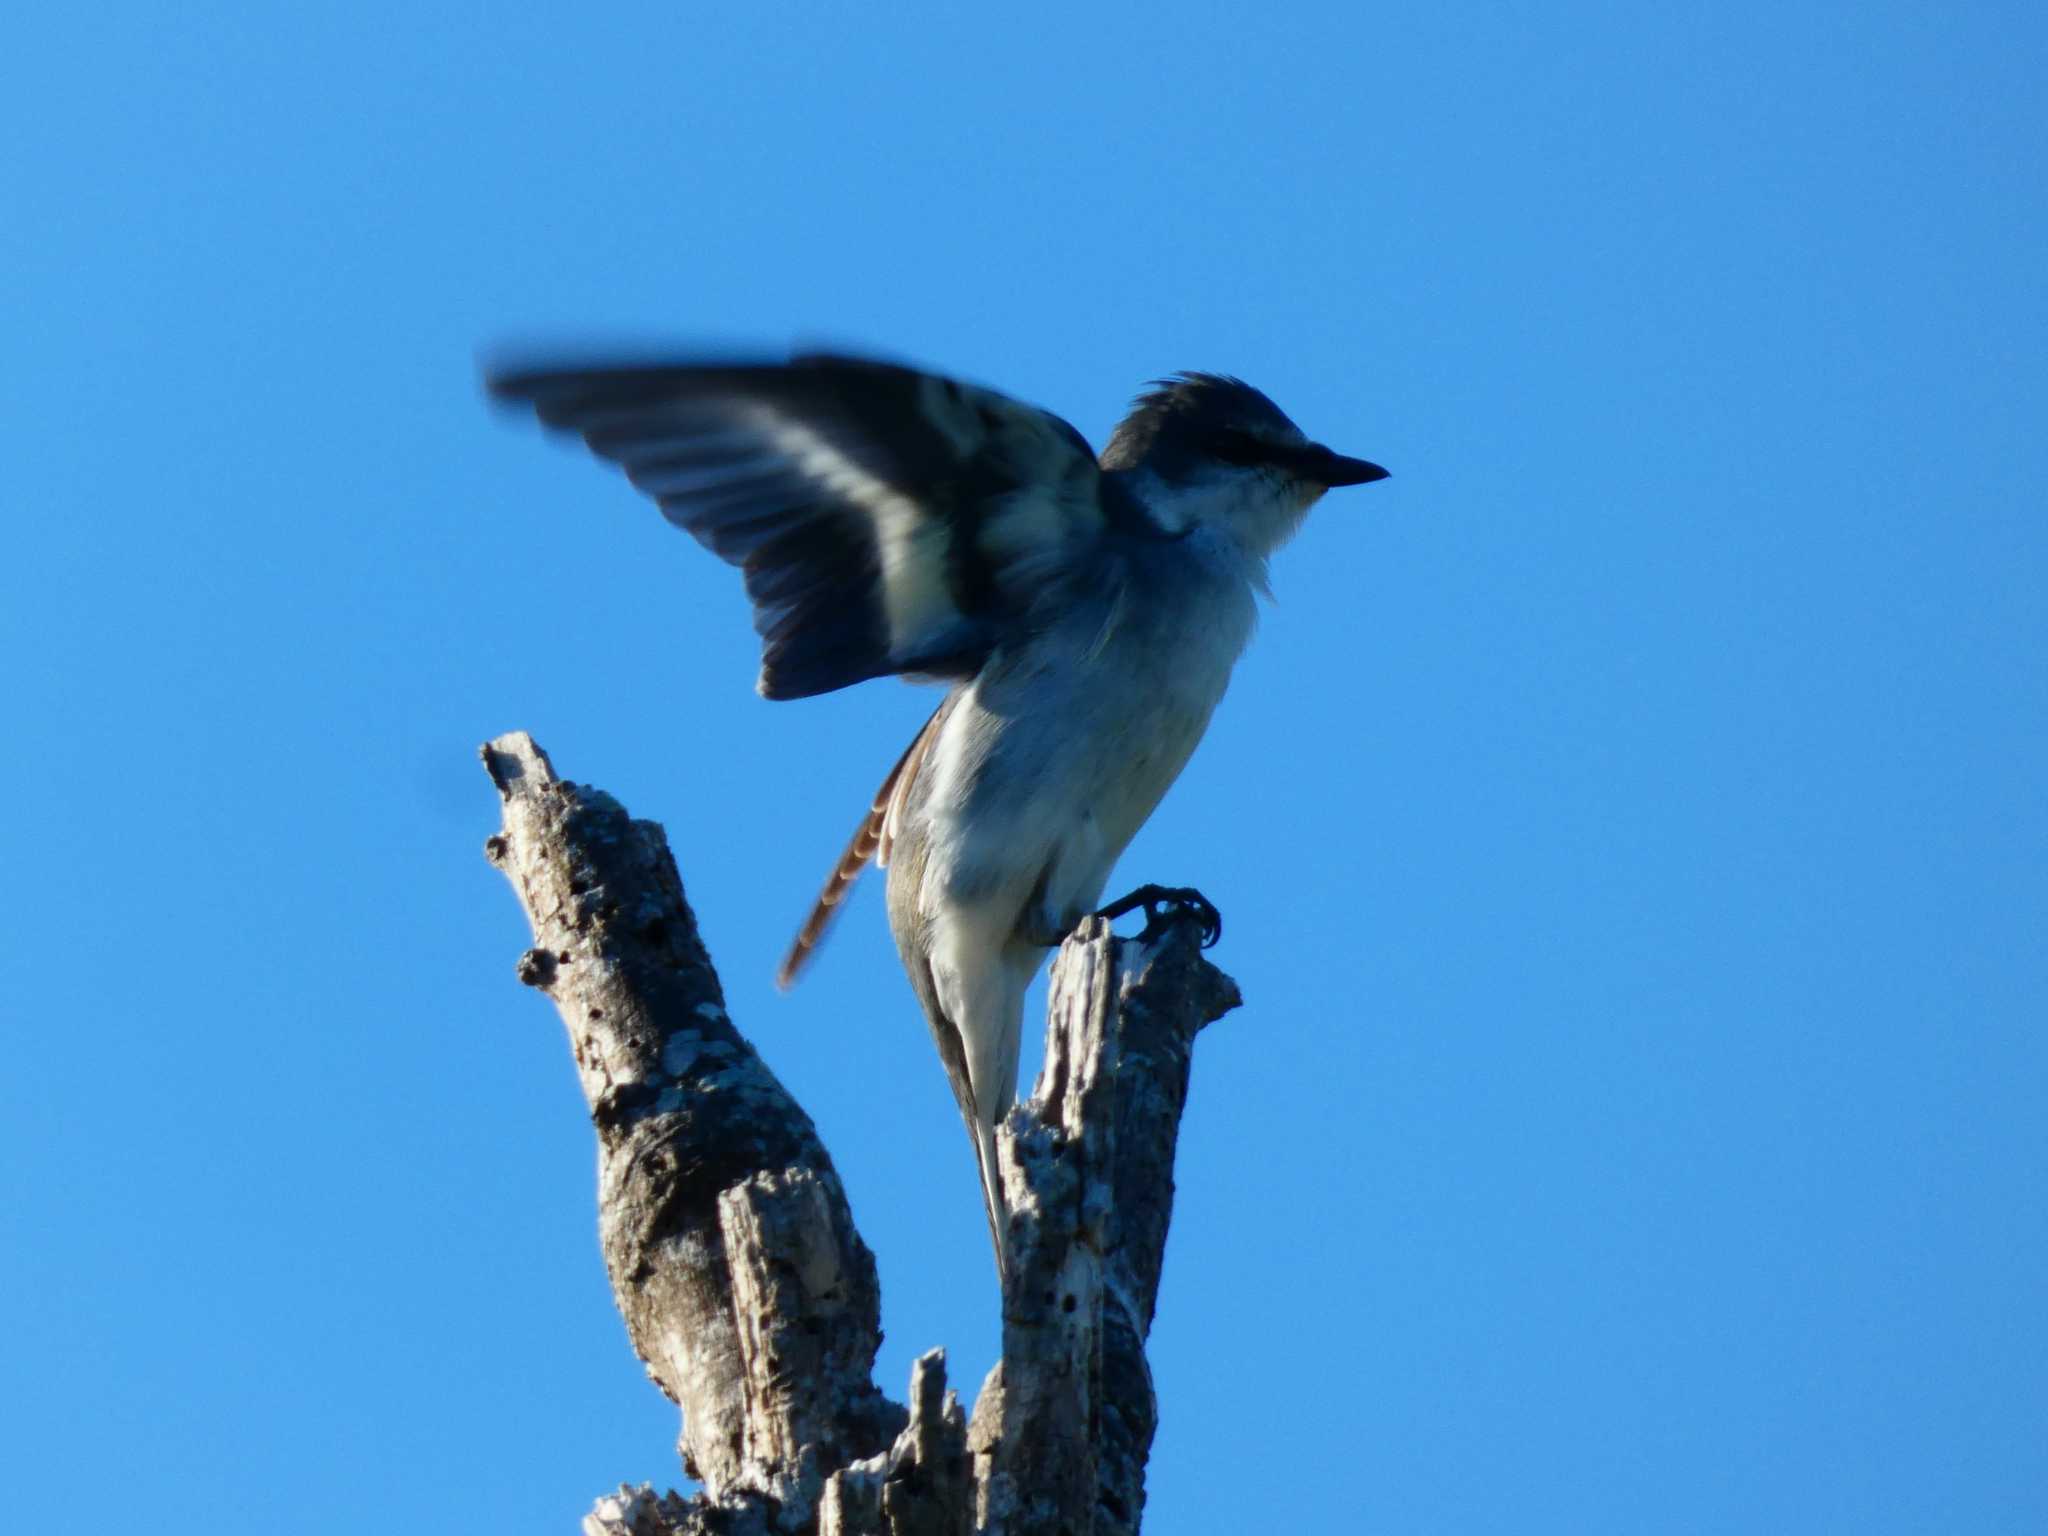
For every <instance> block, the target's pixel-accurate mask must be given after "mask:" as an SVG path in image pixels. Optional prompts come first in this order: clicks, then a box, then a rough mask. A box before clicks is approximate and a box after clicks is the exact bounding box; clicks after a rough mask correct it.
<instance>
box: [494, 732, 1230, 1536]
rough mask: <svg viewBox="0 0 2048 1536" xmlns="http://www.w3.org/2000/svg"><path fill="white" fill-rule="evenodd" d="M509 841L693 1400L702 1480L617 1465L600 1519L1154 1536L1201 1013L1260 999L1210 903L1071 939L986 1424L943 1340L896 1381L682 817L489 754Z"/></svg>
mask: <svg viewBox="0 0 2048 1536" xmlns="http://www.w3.org/2000/svg"><path fill="white" fill-rule="evenodd" d="M483 756H484V762H485V766H486V767H487V768H488V769H489V771H490V774H491V778H492V781H493V782H494V783H495V784H496V785H497V786H498V790H499V793H500V795H501V796H502V798H503V801H504V817H505V821H504V829H503V831H501V832H500V833H499V834H498V835H497V836H495V837H493V838H491V839H490V841H489V843H488V844H487V845H486V851H487V853H488V854H489V856H490V858H491V860H492V862H494V863H495V864H497V865H498V867H499V868H501V869H502V870H504V872H505V873H506V875H507V876H508V878H510V880H511V881H512V884H513V888H514V890H515V891H516V892H517V893H518V894H519V897H520V900H521V902H522V903H523V904H524V905H525V907H526V910H527V914H528V916H529V918H530V919H531V921H532V924H533V931H534V947H533V948H531V949H529V950H528V951H527V952H526V954H525V955H523V956H522V957H521V959H520V962H519V975H520V979H521V980H523V981H525V982H527V983H528V984H529V985H532V986H535V987H538V988H540V989H541V990H542V991H544V992H546V993H547V995H548V996H549V997H550V998H552V999H553V1000H554V1002H555V1004H556V1006H557V1008H558V1009H559V1010H560V1012H561V1015H562V1019H563V1021H564V1023H565V1024H566V1025H567V1026H568V1030H569V1036H570V1046H571V1050H572V1053H573V1054H574V1056H575V1060H576V1065H577V1070H578V1073H579V1075H580V1076H581V1079H582V1083H583V1089H584V1094H585V1097H586V1098H587V1099H588V1101H589V1104H590V1110H591V1119H592V1122H593V1124H594V1125H595V1127H596V1130H597V1134H598V1149H599V1176H598V1202H599V1232H600V1236H601V1239H602V1245H603V1249H604V1256H605V1263H606V1267H607V1269H608V1270H609V1271H610V1274H611V1280H612V1288H613V1292H614V1294H615V1295H616V1297H617V1299H618V1304H619V1310H620V1312H621V1313H622V1314H623V1315H624V1317H625V1319H626V1326H627V1331H628V1333H629V1335H630V1337H631V1338H632V1341H633V1345H634V1348H635V1349H636V1350H637V1351H638V1352H639V1354H640V1357H641V1359H642V1360H644V1361H645V1362H646V1363H647V1367H648V1373H649V1374H650V1375H651V1376H652V1377H653V1378H654V1380H655V1381H656V1383H657V1384H658V1385H659V1386H661V1388H662V1390H663V1391H665V1392H667V1393H668V1395H669V1396H670V1397H671V1398H672V1399H674V1400H675V1401H676V1402H677V1403H678V1404H679V1405H680V1406H681V1408H682V1410H683V1433H682V1438H681V1445H680V1448H681V1451H682V1455H683V1462H684V1467H685V1469H686V1470H687V1471H688V1472H689V1473H690V1475H692V1476H693V1477H696V1478H697V1479H699V1480H700V1481H701V1482H702V1483H703V1485H704V1493H703V1494H702V1495H701V1496H699V1497H696V1498H687V1499H686V1498H682V1497H680V1496H678V1495H675V1494H672V1493H671V1494H667V1495H662V1496H656V1495H655V1493H654V1492H653V1490H652V1489H650V1488H644V1487H643V1488H640V1489H627V1488H622V1489H620V1491H619V1492H618V1493H617V1494H615V1495H608V1496H606V1497H605V1498H603V1499H600V1500H599V1501H598V1503H597V1506H596V1507H595V1508H594V1509H593V1510H592V1512H591V1514H590V1515H589V1516H588V1517H587V1518H586V1520H585V1521H584V1529H585V1531H586V1532H587V1533H589V1536H661V1533H668V1532H705V1533H709V1532H719V1533H722V1536H747V1533H753V1532H760V1533H762V1536H767V1533H769V1532H780V1533H791V1536H807V1533H810V1532H818V1533H820V1536H965V1533H967V1532H969V1531H984V1532H991V1533H1001V1536H1028V1533H1038V1532H1045V1533H1055V1532H1057V1533H1062V1536H1080V1533H1083V1532H1099V1533H1121V1532H1135V1531H1136V1530H1137V1528H1138V1523H1139V1517H1140V1515H1141V1513H1142V1510H1143V1507H1144V1469H1145V1460H1146V1457H1147V1455H1148V1453H1149V1451H1150V1447H1151V1441H1152V1432H1153V1427H1154V1425H1155V1423H1156V1417H1157V1416H1156V1411H1155V1404H1154V1401H1153V1396H1152V1380H1151V1373H1150V1371H1149V1369H1148V1367H1147V1365H1146V1362H1145V1356H1144V1341H1145V1337H1146V1335H1147V1334H1148V1333H1149V1332H1150V1329H1151V1325H1152V1315H1153V1308H1154V1305H1155V1302H1156V1298H1157V1294H1158V1287H1159V1276H1160V1265H1161V1261H1162V1258H1163V1254H1164V1248H1165V1241H1166V1229H1167V1222H1168V1219H1169V1216H1170V1214H1171V1209H1172V1198H1173V1179H1172V1172H1173V1157H1174V1149H1175V1144H1176V1140H1177V1137H1178V1133H1179V1125H1180V1116H1181V1111H1182V1109H1183V1107H1184V1106H1185V1103H1186V1098H1187V1089H1188V1075H1189V1063H1190V1059H1191V1054H1192V1048H1193V1044H1194V1037H1195V1035H1196V1033H1197V1032H1198V1031H1199V1030H1200V1029H1201V1028H1202V1027H1203V1026H1204V1025H1206V1024H1208V1023H1209V1022H1211V1021H1212V1020H1214V1019H1216V1018H1219V1017H1221V1016H1222V1014H1223V1013H1224V1012H1226V1011H1227V1010H1228V1009H1230V1008H1232V1007H1235V1006H1236V1005H1237V1002H1238V995H1237V988H1236V985H1235V984H1234V983H1233V982H1231V981H1230V979H1229V978H1228V977H1226V976H1224V975H1223V974H1222V973H1221V972H1220V971H1217V970H1216V969H1215V968H1214V967H1212V966H1210V965H1209V964H1208V963H1207V961H1205V960H1204V959H1203V958H1202V956H1201V953H1200V949H1199V946H1198V940H1197V936H1196V933H1195V930H1194V928H1193V926H1192V925H1189V924H1179V925H1174V926H1172V927H1169V928H1168V929H1167V930H1166V931H1165V932H1164V933H1163V935H1161V936H1160V937H1159V938H1158V940H1157V942H1153V943H1144V942H1140V941H1137V940H1122V939H1117V938H1116V937H1114V936H1113V935H1112V934H1111V933H1110V931H1109V926H1108V924H1106V923H1103V922H1100V921H1099V920H1090V921H1089V922H1086V923H1083V924H1082V925H1081V927H1080V928H1079V929H1078V930H1077V931H1076V932H1075V933H1074V935H1073V936H1072V937H1070V938H1069V939H1068V940H1067V942H1066V944H1065V945H1064V946H1062V948H1061V951H1060V954H1059V957H1058V959H1057V960H1056V961H1055V963H1054V967H1053V977H1052V1003H1051V1009H1050V1020H1049V1024H1048V1034H1047V1041H1046V1056H1045V1068H1044V1070H1043V1071H1042V1072H1041V1073H1040V1075H1039V1079H1038V1083H1037V1085H1036V1087H1035V1089H1034V1092H1033V1094H1032V1096H1031V1098H1030V1099H1029V1100H1028V1101H1027V1102H1026V1103H1024V1104H1022V1105H1019V1106H1018V1107H1017V1108H1016V1109H1014V1110H1013V1111H1012V1112H1011V1114H1010V1116H1009V1118H1008V1120H1007V1121H1006V1122H1005V1124H1004V1125H1003V1126H1002V1127H1001V1129H1000V1130H999V1132H998V1137H997V1160H998V1166H999V1169H1000V1173H1001V1177H1002V1179H1003V1182H1004V1189H1005V1193H1006V1195H1007V1197H1008V1200H1009V1203H1010V1207H1011V1210H1012V1212H1013V1221H1012V1226H1011V1231H1010V1251H1011V1254H1012V1265H1011V1270H1010V1274H1009V1276H1008V1280H1007V1284H1006V1286H1005V1288H1004V1293H1003V1297H1002V1307H1003V1358H1002V1360H1001V1362H1000V1363H999V1364H998V1365H997V1366H996V1368H995V1369H994V1370H993V1371H992V1372H991V1373H990V1376H989V1379H988V1381H987V1383H986V1384H985V1385H984V1388H983V1391H982V1393H981V1396H980V1399H979V1401H978V1402H977V1404H976V1407H975V1410H974V1414H973V1418H972V1421H971V1422H970V1421H969V1420H968V1418H967V1416H966V1414H965V1413H964V1412H963V1411H962V1408H961V1405H960V1402H959V1399H958V1398H957V1397H956V1396H955V1395H954V1394H953V1393H951V1392H949V1391H948V1390H947V1389H946V1372H945V1360H944V1355H943V1352H941V1351H937V1350H934V1351H932V1352H930V1353H928V1354H926V1355H925V1356H923V1357H922V1358H920V1359H919V1360H918V1361H917V1363H916V1365H915V1366H914V1368H913V1370H912V1373H911V1383H910V1406H909V1408H908V1409H907V1410H906V1409H904V1408H902V1407H899V1406H897V1405H896V1404H894V1403H892V1402H890V1401H889V1400H888V1399H887V1398H886V1397H885V1396H884V1395H883V1394H882V1393H881V1392H880V1391H879V1390H878V1389H877V1388H876V1387H875V1386H874V1384H873V1380H872V1371H873V1366H874V1357H875V1351H876V1348H877V1346H878V1344H879V1342H880V1292H879V1287H878V1284H877V1281H876V1277H875V1265H874V1258H873V1255H872V1254H870V1253H869V1251H868V1249H867V1247H866V1245H865V1244H864V1243H863V1242H862V1241H861V1239H860V1236H859V1234H858V1233H857V1232H856V1231H855V1229H854V1226H853V1221H852V1216H851V1213H850V1212H849V1210H848V1208H847V1203H846V1197H845V1194H844V1192H843V1190H842V1189H841V1186H840V1183H839V1179H838V1175H837V1174H836V1173H835V1172H834V1170H833V1168H832V1164H831V1160H830V1159H829V1157H827V1156H826V1153H825V1150H824V1148H823V1146H822V1145H821V1144H820V1143H819V1141H818V1137H817V1133H816V1130H815V1129H814V1128H813V1126H812V1124H811V1121H810V1118H809V1117H808V1116H807V1115H805V1113H804V1112H803V1110H802V1109H801V1107H799V1106H798V1105H797V1104H796V1103H795V1101H794V1100H792V1099H791V1098H790V1097H789V1095H788V1094H787V1093H786V1092H785V1091H784V1090H783V1088H782V1086H781V1084H780V1083H778V1082H777V1081H776V1080H775V1077H774V1075H773V1074H772V1073H770V1072H769V1071H768V1069H767V1067H766V1066H765V1065H764V1064H763V1063H762V1062H761V1061H760V1059H759V1057H758V1056H756V1055H755V1053H754V1051H753V1049H752V1048H751V1047H750V1046H749V1045H748V1044H747V1042H746V1041H745V1040H744V1039H743V1038H742V1037H741V1036H740V1034H739V1033H738V1031H737V1030H736V1029H735V1028H734V1027H733V1024H732V1021H731V1020H730V1019H729V1018H728V1017H727V1016H726V1012H725V1001H724V997H723V994H722V992H721V991H720V988H719V984H718V978H717V975H716V973H715V972H714V971H713V970H712V967H711V962H710V958H709V957H708V956H707V955H706V954H705V952H704V948H703V945H702V943H701V942H700V940H699V939H698V936H697V926H696V920H695V918H694V916H693V915H692V914H691V912H690V909H689V906H688V904H687V903H686V902H685V901H684V898H683V891H682V882H681V880H680V878H679V877H678V876H677V874H676V869H675V864H674V861H673V860H672V859H671V858H670V856H669V852H668V845H667V840H666V839H665V837H664V836H663V835H662V832H661V829H660V828H659V827H658V826H656V825H654V824H653V823H651V822H636V821H632V820H630V819H629V818H628V817H627V815H626V813H625V811H624V809H623V808H622V807H620V806H619V805H618V803H617V802H616V801H614V800H612V799H611V798H610V797H609V796H607V795H604V794H602V793H600V792H598V791H594V790H589V789H585V788H581V787H579V786H576V785H573V784H569V783H566V782H564V781H562V780H561V779H559V778H557V777H556V775H555V773H554V770H553V768H552V766H551V765H550V764H549V762H548V759H547V757H546V755H545V754H544V753H542V752H541V750H540V749H539V748H538V747H537V746H535V745H534V743H533V742H532V740H531V739H530V738H529V737H527V736H525V735H524V734H523V733H514V734H512V735H508V736H503V737H500V738H499V739H498V740H496V741H494V742H492V743H490V744H489V745H488V746H486V747H485V748H484V749H483Z"/></svg>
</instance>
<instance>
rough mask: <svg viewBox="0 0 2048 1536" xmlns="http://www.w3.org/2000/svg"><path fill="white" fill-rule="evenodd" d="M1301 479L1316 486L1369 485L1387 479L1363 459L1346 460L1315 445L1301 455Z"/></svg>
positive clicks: (1379, 469)
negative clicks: (1310, 481) (1311, 481)
mask: <svg viewBox="0 0 2048 1536" xmlns="http://www.w3.org/2000/svg"><path fill="white" fill-rule="evenodd" d="M1300 474H1301V478H1302V479H1304V480H1313V481H1314V482H1315V483H1316V484H1317V485H1370V484H1372V482H1373V481H1375V480H1384V479H1386V478H1387V472H1386V471H1385V470H1384V469H1381V468H1380V467H1379V465H1377V464H1373V463H1369V462H1367V461H1366V460H1364V459H1347V458H1345V457H1344V455H1343V454H1341V453H1332V452H1330V450H1329V449H1327V448H1325V447H1324V446H1323V445H1322V444H1321V443H1317V444H1316V445H1315V446H1314V447H1312V448H1310V449H1309V450H1308V452H1306V453H1305V454H1303V455H1302V461H1301V469H1300Z"/></svg>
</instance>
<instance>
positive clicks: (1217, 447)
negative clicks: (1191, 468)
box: [1209, 430, 1267, 464]
mask: <svg viewBox="0 0 2048 1536" xmlns="http://www.w3.org/2000/svg"><path fill="white" fill-rule="evenodd" d="M1209 451H1210V452H1211V453H1213V454H1215V455H1216V457H1217V458H1219V459H1221V460H1223V462H1224V463H1226V464H1263V463H1264V462H1265V461H1266V458H1267V453H1266V445H1265V444H1263V443H1261V442H1260V441H1259V440H1258V439H1257V438H1255V437H1253V436H1252V435H1251V433H1249V432H1239V431H1235V430H1232V431H1227V432H1218V433H1217V434H1216V435H1215V437H1214V438H1212V439H1211V440H1210V443H1209Z"/></svg>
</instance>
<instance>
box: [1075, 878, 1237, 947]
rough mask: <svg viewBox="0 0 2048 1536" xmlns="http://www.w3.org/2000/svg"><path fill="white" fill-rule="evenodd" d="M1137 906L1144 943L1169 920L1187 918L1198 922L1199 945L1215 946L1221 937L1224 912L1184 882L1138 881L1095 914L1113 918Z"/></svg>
mask: <svg viewBox="0 0 2048 1536" xmlns="http://www.w3.org/2000/svg"><path fill="white" fill-rule="evenodd" d="M1140 907H1143V908H1144V909H1145V930H1144V932H1142V933H1140V934H1139V935H1138V937H1139V939H1140V940H1142V941H1144V942H1146V943H1150V942H1151V941H1152V940H1153V939H1156V938H1157V937H1158V936H1159V935H1160V933H1161V932H1162V931H1164V929H1165V928H1166V926H1167V925H1168V924H1169V923H1182V922H1187V921H1189V920H1190V919H1192V920H1193V921H1195V922H1196V923H1199V924H1200V925H1201V930H1202V948H1204V949H1213V948H1215V947H1216V942H1217V940H1219V939H1221V938H1222V937H1223V914H1222V913H1221V912H1218V911H1217V910H1216V906H1215V904H1214V903H1213V902H1211V901H1210V900H1209V898H1208V897H1206V896H1204V895H1203V894H1202V893H1201V892H1200V891H1197V890H1194V889H1192V888H1191V887H1189V886H1184V885H1141V886H1139V887H1138V888H1137V889H1136V890H1135V891H1132V892H1131V893H1130V895H1128V896H1122V897H1119V898H1118V899H1117V900H1115V901H1112V902H1111V903H1110V904H1109V905H1108V906H1106V907H1104V908H1103V909H1102V910H1101V911H1099V912H1097V913H1096V914H1095V915H1096V916H1097V917H1100V918H1104V919H1106V920H1109V921H1114V920H1115V919H1117V918H1119V917H1122V916H1123V915H1124V914H1125V913H1126V912H1135V911H1137V910H1138V908H1140Z"/></svg>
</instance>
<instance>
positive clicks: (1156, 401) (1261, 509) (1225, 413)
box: [1102, 373, 1387, 560]
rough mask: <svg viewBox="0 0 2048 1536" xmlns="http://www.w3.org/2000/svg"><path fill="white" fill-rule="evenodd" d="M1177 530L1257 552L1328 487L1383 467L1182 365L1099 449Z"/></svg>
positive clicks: (1261, 399) (1290, 529) (1363, 478)
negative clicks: (1317, 438)
mask: <svg viewBox="0 0 2048 1536" xmlns="http://www.w3.org/2000/svg"><path fill="white" fill-rule="evenodd" d="M1102 467H1103V468H1104V469H1105V470H1108V471H1111V472H1114V473H1120V474H1124V475H1128V476H1129V477H1130V478H1131V482H1132V484H1133V488H1134V489H1136V490H1138V492H1139V494H1140V495H1141V496H1142V498H1143V499H1144V501H1145V503H1146V505H1147V507H1148V509H1149V510H1150V511H1151V512H1152V514H1153V516H1155V517H1156V518H1158V519H1159V521H1160V522H1161V523H1162V524H1165V525H1166V526H1168V527H1169V529H1170V530H1171V531H1173V532H1181V531H1184V530H1188V529H1192V528H1195V527H1198V526H1205V527H1213V528H1215V529H1217V530H1218V531H1220V532H1224V533H1228V534H1229V535H1231V536H1232V537H1233V538H1235V539H1236V540H1237V541H1238V542H1239V543H1240V544H1242V545H1243V546H1244V548H1245V550H1246V552H1247V553H1249V554H1250V555H1252V556H1253V557H1254V558H1257V559H1261V560H1263V559H1264V558H1265V557H1266V556H1267V555H1270V554H1271V553H1272V552H1273V551H1274V550H1276V549H1278V548H1279V547H1280V546H1281V545H1282V544H1284V543H1286V542H1287V540H1288V538H1289V537H1291V536H1292V534H1293V533H1294V530H1295V529H1296V528H1298V527H1299V526H1300V525H1301V519H1302V516H1303V514H1305V513H1306V512H1307V511H1308V509H1309V508H1310V507H1311V506H1313V505H1314V504H1315V503H1316V501H1317V500H1318V499H1319V498H1320V497H1321V496H1322V494H1323V493H1324V492H1325V491H1327V490H1329V489H1330V488H1331V487H1332V486H1338V485H1365V484H1367V483H1369V482H1371V481H1374V480H1384V479H1386V477H1387V472H1386V471H1385V470H1384V469H1381V468H1380V467H1379V465H1377V464H1369V463H1367V462H1366V461H1365V460H1364V459H1351V458H1346V457H1345V456H1344V455H1343V454H1340V453H1333V452H1331V451H1330V450H1329V449H1328V448H1325V447H1324V446H1323V445H1322V444H1321V443H1316V442H1311V441H1310V440H1309V439H1308V437H1307V436H1306V435H1305V434H1304V433H1303V432H1302V430H1301V428H1299V427H1297V426H1296V425H1295V424H1294V423H1293V422H1291V421H1289V420H1288V419H1287V414H1286V412H1284V411H1282V410H1281V409H1280V407H1279V406H1277V405H1275V404H1274V403H1273V402H1272V401H1271V400H1268V399H1267V398H1266V397H1265V396H1264V395H1263V394H1261V393H1260V392H1259V391H1258V390H1256V389H1253V388H1252V387H1251V385H1249V384H1247V383H1245V382H1244V381H1243V380H1242V379H1232V378H1225V377H1223V376H1222V375H1220V374H1213V373H1179V374H1175V375H1174V376H1173V377H1172V378H1170V379H1162V380H1160V381H1159V382H1158V383H1157V384H1156V385H1154V386H1153V387H1152V388H1151V389H1150V390H1148V391H1147V392H1146V393H1145V394H1143V395H1140V396H1139V397H1138V399H1137V401H1136V403H1135V404H1134V405H1133V406H1132V407H1131V413H1130V415H1128V416H1126V417H1125V418H1124V419H1123V421H1122V422H1121V423H1119V424H1118V426H1117V429H1116V431H1115V432H1114V433H1113V434H1111V436H1110V439H1109V446H1108V447H1107V448H1105V449H1104V450H1103V451H1102Z"/></svg>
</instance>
